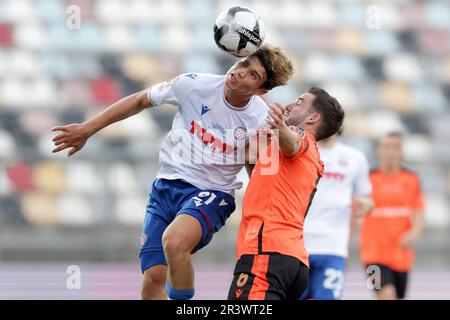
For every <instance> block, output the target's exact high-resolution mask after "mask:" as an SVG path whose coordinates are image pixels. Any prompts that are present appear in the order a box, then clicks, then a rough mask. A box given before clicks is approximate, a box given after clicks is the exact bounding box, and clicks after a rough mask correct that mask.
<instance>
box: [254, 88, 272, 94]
mask: <svg viewBox="0 0 450 320" xmlns="http://www.w3.org/2000/svg"><path fill="white" fill-rule="evenodd" d="M267 92H269V90H267V89H266V88H259V89H258V90H256V92H255V94H256V95H257V96H262V95H263V94H266V93H267Z"/></svg>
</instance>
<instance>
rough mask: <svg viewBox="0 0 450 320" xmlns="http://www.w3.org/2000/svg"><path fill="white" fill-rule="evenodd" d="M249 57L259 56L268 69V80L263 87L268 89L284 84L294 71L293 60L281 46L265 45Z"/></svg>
mask: <svg viewBox="0 0 450 320" xmlns="http://www.w3.org/2000/svg"><path fill="white" fill-rule="evenodd" d="M248 58H249V59H252V58H258V60H259V61H260V62H261V64H262V65H263V67H264V69H265V70H266V75H267V80H266V82H264V84H263V85H262V88H265V89H267V90H271V89H273V88H275V87H278V86H284V85H285V84H287V82H288V80H289V78H290V77H291V76H292V74H293V73H294V66H293V64H292V61H291V60H290V59H289V58H288V57H286V56H285V55H284V53H283V52H282V51H281V49H280V48H278V47H273V46H271V45H269V44H265V45H263V46H262V47H261V48H259V49H258V50H256V51H255V52H254V53H252V54H251V55H249V56H248Z"/></svg>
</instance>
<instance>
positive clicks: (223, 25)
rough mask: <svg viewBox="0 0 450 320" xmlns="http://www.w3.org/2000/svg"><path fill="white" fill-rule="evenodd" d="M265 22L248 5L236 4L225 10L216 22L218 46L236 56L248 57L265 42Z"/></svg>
mask: <svg viewBox="0 0 450 320" xmlns="http://www.w3.org/2000/svg"><path fill="white" fill-rule="evenodd" d="M264 37H265V30H264V22H263V20H262V19H261V17H259V16H258V15H257V14H256V13H255V12H253V11H252V10H251V9H249V8H247V7H242V6H236V7H231V8H229V9H227V10H225V11H223V12H222V13H221V14H220V15H219V16H218V17H217V19H216V23H215V24H214V40H215V41H216V44H217V46H218V47H219V48H220V49H222V50H224V51H225V52H228V53H231V54H232V55H234V56H236V57H246V56H248V55H250V54H252V53H253V52H255V51H256V50H258V48H259V47H260V46H261V45H262V43H263V42H264Z"/></svg>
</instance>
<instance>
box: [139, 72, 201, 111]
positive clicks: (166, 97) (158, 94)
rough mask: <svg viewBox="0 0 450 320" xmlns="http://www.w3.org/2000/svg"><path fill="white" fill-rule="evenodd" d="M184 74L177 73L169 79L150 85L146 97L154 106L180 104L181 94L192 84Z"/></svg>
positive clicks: (184, 93) (183, 94)
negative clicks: (177, 74)
mask: <svg viewBox="0 0 450 320" xmlns="http://www.w3.org/2000/svg"><path fill="white" fill-rule="evenodd" d="M186 78H187V77H186V76H183V75H179V76H177V77H175V78H173V79H172V80H170V81H166V82H160V83H158V84H155V85H154V86H152V87H151V88H150V89H149V90H148V93H147V96H148V99H149V101H150V102H152V103H153V105H154V106H159V105H162V104H166V103H167V104H173V105H176V106H181V101H182V99H183V96H185V95H186V92H187V91H188V90H189V87H191V86H192V82H190V81H188V79H186Z"/></svg>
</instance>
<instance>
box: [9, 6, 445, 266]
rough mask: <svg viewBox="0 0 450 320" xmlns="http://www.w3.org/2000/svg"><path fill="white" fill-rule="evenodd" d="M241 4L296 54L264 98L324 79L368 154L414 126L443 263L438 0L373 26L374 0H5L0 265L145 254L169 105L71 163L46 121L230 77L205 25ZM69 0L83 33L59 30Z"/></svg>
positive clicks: (228, 251) (431, 226) (426, 250)
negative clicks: (286, 74) (194, 81)
mask: <svg viewBox="0 0 450 320" xmlns="http://www.w3.org/2000/svg"><path fill="white" fill-rule="evenodd" d="M237 3H240V4H242V5H247V6H249V7H251V8H253V9H254V10H255V11H257V12H258V13H259V14H260V15H262V17H263V19H264V21H265V23H266V29H267V38H266V40H267V41H268V42H271V43H273V44H276V45H279V46H281V47H282V48H283V49H285V50H286V52H287V53H288V55H289V56H290V57H292V58H293V59H294V61H295V63H296V70H297V73H296V74H295V77H294V80H293V81H292V82H291V83H290V84H289V85H288V86H286V87H283V88H278V89H275V90H273V92H272V93H271V94H270V95H269V97H268V99H269V100H270V101H275V100H277V101H279V102H281V103H286V102H289V101H291V100H293V99H295V98H296V96H297V95H298V93H300V92H301V91H302V90H304V89H307V88H308V87H310V86H312V85H319V86H322V87H325V88H326V89H327V90H328V91H329V92H331V93H332V94H333V95H334V96H336V97H337V98H338V99H339V100H340V101H341V102H342V104H343V105H344V106H345V108H346V110H347V119H346V124H345V134H344V140H345V141H347V142H348V143H350V144H351V145H354V146H356V147H358V148H360V149H361V150H363V151H364V152H365V153H366V154H367V155H368V156H369V158H370V161H371V163H372V164H374V163H375V162H374V160H375V159H374V153H373V143H374V141H375V139H376V138H377V137H378V136H379V135H380V134H382V133H383V132H386V131H388V130H391V129H401V130H404V131H405V132H406V143H405V153H406V159H407V160H408V164H409V165H410V167H411V168H413V169H414V170H416V171H418V172H419V174H420V176H421V178H422V183H423V190H424V192H425V194H426V200H427V217H428V228H427V230H426V232H425V235H424V237H423V238H422V239H421V240H420V243H419V244H418V259H417V264H419V265H425V266H429V265H433V266H445V265H447V266H448V265H449V264H450V252H449V249H448V248H449V244H450V240H449V237H448V234H449V233H450V212H449V210H450V208H449V206H450V201H449V199H450V126H449V123H450V19H449V17H450V3H449V2H448V1H445V0H444V1H419V0H417V1H406V0H389V1H387V0H386V1H376V2H374V3H375V4H377V5H378V6H379V7H380V8H381V10H382V11H381V13H382V14H381V18H382V19H381V23H380V28H379V29H369V28H368V27H367V25H366V22H367V17H368V14H367V7H368V6H369V5H370V4H372V3H369V2H365V1H353V0H348V1H339V0H333V1H320V2H317V1H313V0H309V1H296V0H286V1H275V0H274V1H268V0H254V1H239V2H238V1H220V0H217V1H204V0H188V1H185V0H95V1H89V0H77V1H75V0H67V1H62V0H58V1H56V0H35V1H32V0H0V261H3V262H6V261H8V262H9V261H69V260H70V261H77V260H84V261H122V262H123V261H131V262H134V263H137V261H138V260H137V259H138V258H137V252H138V239H139V235H140V227H141V224H142V222H143V219H144V213H145V204H146V201H147V200H146V199H147V194H148V192H149V190H150V187H151V183H152V181H153V179H154V177H155V174H156V172H157V170H158V151H159V145H160V143H161V139H162V138H163V137H164V135H165V133H166V132H167V131H168V130H169V128H170V126H171V120H172V117H173V115H174V113H175V108H173V107H170V106H167V107H161V108H160V109H158V110H151V111H145V112H143V113H142V114H139V115H138V116H135V117H133V118H131V119H128V120H126V121H124V122H122V123H119V124H116V125H113V126H111V127H109V128H107V129H106V130H103V131H102V132H100V133H99V134H97V135H96V136H95V137H94V138H92V139H91V140H90V141H89V142H88V144H87V145H86V147H85V149H83V150H82V151H81V152H79V153H78V154H77V155H76V156H75V157H73V158H71V159H68V158H66V157H65V154H52V153H51V150H52V148H53V147H52V142H51V138H52V133H51V132H50V128H51V127H52V126H54V125H57V124H67V123H70V122H79V121H83V120H85V119H87V118H89V117H92V116H93V115H95V114H97V113H99V112H100V111H102V110H103V108H105V107H106V106H108V105H109V104H110V103H112V102H114V101H115V100H117V99H119V98H120V97H123V96H125V95H128V94H131V93H133V92H136V91H138V90H142V89H143V88H145V87H149V86H150V85H152V84H154V83H156V82H158V81H162V80H167V79H170V78H172V77H174V76H175V75H177V74H179V73H181V72H190V71H195V72H211V73H224V72H226V70H227V69H228V68H229V67H230V66H231V65H232V64H233V63H234V61H235V60H234V59H232V58H230V57H228V56H227V55H225V54H224V53H222V52H221V51H220V50H219V49H218V48H217V47H216V46H215V44H214V41H213V35H212V25H213V21H214V20H215V17H216V15H217V14H218V13H219V12H220V11H222V10H223V8H225V7H227V6H229V5H231V4H237ZM70 5H77V6H79V8H80V9H81V28H80V29H73V30H71V29H69V28H68V27H67V26H66V22H67V20H68V19H69V18H70V13H66V9H67V8H68V7H69V6H70ZM69 20H70V19H69ZM241 177H242V178H244V179H245V174H244V173H242V174H241ZM242 195H243V192H240V193H238V199H240V198H242ZM239 206H240V205H238V208H239ZM239 218H240V211H239V209H238V210H237V212H236V213H235V214H234V216H233V217H232V218H230V223H229V225H228V226H226V227H225V229H226V230H224V231H223V232H221V233H219V234H218V235H217V236H216V239H215V241H213V243H212V246H211V247H209V248H207V249H206V250H205V251H204V252H203V253H201V254H200V256H199V259H200V260H201V261H202V259H203V260H204V261H218V262H220V261H224V262H228V263H229V262H232V261H233V259H234V240H235V236H236V230H237V225H238V223H239ZM352 259H354V260H355V261H356V259H357V244H356V242H355V240H353V241H352ZM355 263H357V262H355Z"/></svg>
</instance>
